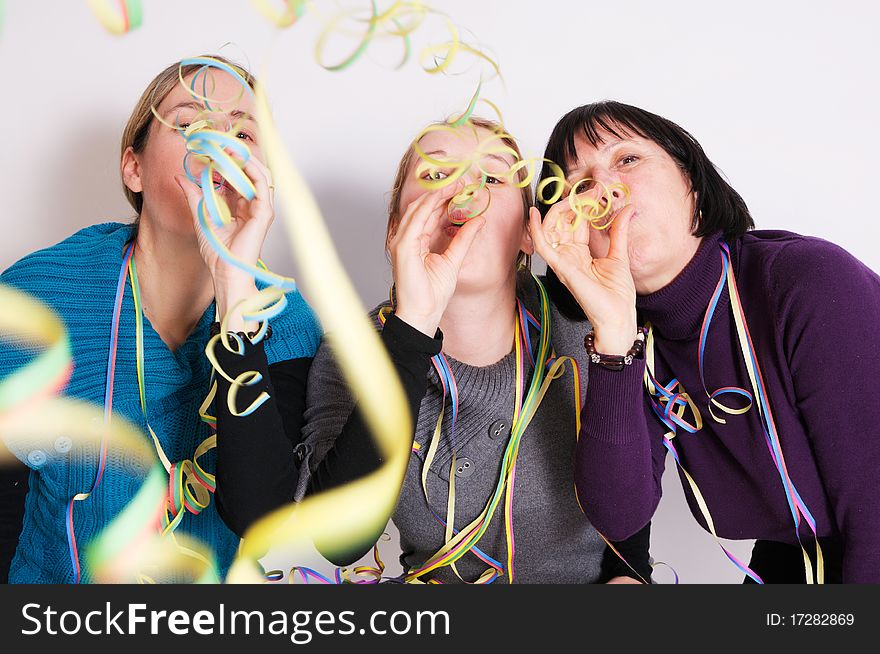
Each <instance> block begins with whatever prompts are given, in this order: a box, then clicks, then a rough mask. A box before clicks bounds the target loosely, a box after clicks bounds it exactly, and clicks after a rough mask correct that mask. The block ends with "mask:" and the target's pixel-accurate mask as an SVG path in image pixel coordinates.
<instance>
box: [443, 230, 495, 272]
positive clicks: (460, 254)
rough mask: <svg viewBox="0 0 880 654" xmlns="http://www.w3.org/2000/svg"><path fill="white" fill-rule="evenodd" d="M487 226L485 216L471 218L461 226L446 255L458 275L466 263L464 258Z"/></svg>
mask: <svg viewBox="0 0 880 654" xmlns="http://www.w3.org/2000/svg"><path fill="white" fill-rule="evenodd" d="M485 226H486V219H485V218H484V217H483V216H477V217H476V218H471V219H470V220H468V221H467V222H465V224H464V225H462V226H461V229H459V230H458V233H457V234H456V235H455V236H454V237H453V239H452V242H451V243H450V244H449V247H448V248H446V252H445V253H444V254H445V256H446V258H447V259H448V260H449V262H450V263H451V264H452V267H453V269H454V270H455V272H456V275H457V274H458V271H459V270H460V269H461V264H462V263H464V258H465V257H466V256H467V253H468V250H470V249H471V245H473V243H474V239H475V238H476V237H477V234H479V233H480V231H481V230H482V229H483V227H485Z"/></svg>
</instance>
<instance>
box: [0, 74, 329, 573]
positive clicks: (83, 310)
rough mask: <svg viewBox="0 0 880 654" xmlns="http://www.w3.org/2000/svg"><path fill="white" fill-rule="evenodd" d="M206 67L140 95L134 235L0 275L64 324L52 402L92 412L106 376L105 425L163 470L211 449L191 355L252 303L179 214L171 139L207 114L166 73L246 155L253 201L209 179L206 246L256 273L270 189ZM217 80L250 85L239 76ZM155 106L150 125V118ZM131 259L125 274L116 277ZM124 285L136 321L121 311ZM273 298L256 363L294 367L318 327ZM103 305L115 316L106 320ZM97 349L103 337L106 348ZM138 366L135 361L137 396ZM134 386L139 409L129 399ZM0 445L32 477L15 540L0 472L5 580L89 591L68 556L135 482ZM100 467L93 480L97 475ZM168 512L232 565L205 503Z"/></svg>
mask: <svg viewBox="0 0 880 654" xmlns="http://www.w3.org/2000/svg"><path fill="white" fill-rule="evenodd" d="M214 60H216V61H219V62H221V65H220V66H214V67H209V68H205V66H204V65H202V64H200V63H187V61H188V60H185V61H184V62H177V63H175V64H172V65H171V66H169V67H168V68H166V69H165V70H163V71H162V72H161V73H160V74H159V75H158V76H156V78H155V79H153V81H152V82H151V83H150V84H149V85H148V87H147V88H146V90H145V91H144V93H143V95H142V96H141V99H140V100H139V102H138V104H137V106H136V107H135V109H134V111H133V113H132V115H131V117H130V118H129V121H128V124H127V126H126V128H125V131H124V134H123V138H122V152H121V162H120V167H121V175H122V181H123V184H124V191H125V194H126V197H127V198H128V200H129V202H130V203H131V205H132V207H133V208H134V209H135V211H136V212H137V219H136V221H135V222H134V224H121V223H105V224H100V225H93V226H91V227H87V228H85V229H83V230H81V231H79V232H77V233H76V234H74V235H73V236H71V237H69V238H68V239H66V240H64V241H62V242H61V243H58V244H57V245H54V246H52V247H49V248H47V249H45V250H41V251H39V252H35V253H33V254H30V255H28V256H26V257H25V258H23V259H22V260H20V261H18V262H17V263H15V264H14V265H13V266H11V267H10V268H9V269H8V270H6V271H5V272H4V273H3V274H2V276H0V281H2V283H3V284H7V285H10V286H14V287H16V288H19V289H22V290H25V291H27V292H29V293H31V294H33V295H34V296H36V297H37V298H39V299H40V300H42V301H43V302H44V303H46V304H47V305H48V306H50V307H51V308H52V309H54V310H55V311H56V312H57V313H58V314H59V316H60V317H61V319H62V320H63V322H64V324H65V327H66V328H67V331H68V334H69V336H70V341H71V344H72V350H73V357H74V372H73V376H72V378H71V381H70V383H69V385H68V387H67V388H66V390H65V392H66V393H67V394H68V395H70V396H73V397H77V398H80V399H84V400H88V401H91V402H93V403H95V404H97V405H103V404H104V403H105V401H107V400H108V399H109V398H108V391H107V389H108V385H107V383H106V382H107V378H108V371H109V370H113V371H114V374H113V380H114V381H113V386H112V407H113V411H114V412H116V413H117V414H119V415H123V416H125V417H126V418H128V419H129V420H131V421H133V422H134V423H135V424H136V425H139V426H141V427H142V428H143V429H144V432H145V435H144V438H147V439H149V438H150V437H149V436H147V435H146V434H147V425H149V426H150V427H151V428H152V430H153V432H154V433H155V434H156V436H157V439H158V441H159V447H160V448H161V449H162V450H163V451H164V454H165V456H166V457H167V458H168V460H169V461H171V462H182V461H186V460H192V459H193V458H194V456H195V453H196V448H197V447H198V446H199V445H200V444H202V443H203V442H204V441H205V440H206V439H207V438H209V437H210V435H211V431H210V427H209V426H208V425H207V424H206V423H205V422H203V421H202V420H201V419H200V417H199V406H200V404H201V403H202V401H203V399H204V398H205V396H206V394H207V392H208V389H209V375H210V363H209V362H208V360H207V358H206V357H205V354H204V350H205V346H206V344H207V341H208V340H209V336H210V332H211V326H212V323H213V321H214V320H215V316H223V315H225V313H226V311H227V309H229V308H230V307H233V306H235V304H236V303H238V302H239V301H240V300H242V299H244V298H246V297H248V296H249V295H252V294H253V293H254V292H255V291H256V283H255V280H254V277H253V276H252V275H250V274H248V273H247V272H245V271H243V270H241V269H239V268H237V267H234V266H232V265H230V264H229V263H227V262H226V260H224V259H222V258H220V257H219V256H217V254H216V253H215V250H214V248H212V247H211V246H210V245H209V244H208V243H207V241H206V240H205V238H204V236H203V234H202V233H201V231H200V230H199V229H198V228H197V227H196V226H195V221H194V215H193V214H194V212H193V207H194V199H197V197H198V188H197V187H196V185H195V184H193V183H192V182H191V181H189V180H188V179H187V177H186V176H185V175H184V171H183V166H182V162H183V160H184V157H185V156H186V146H185V143H184V139H183V138H182V137H181V134H180V130H179V129H175V128H174V127H173V126H174V125H176V126H177V127H179V128H181V129H182V128H185V127H186V126H187V123H188V122H189V121H190V120H191V119H193V118H194V117H195V116H197V115H202V116H203V115H204V112H205V109H206V107H205V106H204V104H203V103H201V102H199V101H198V100H197V99H196V98H195V97H194V95H193V94H192V93H190V92H189V91H188V89H187V88H185V87H184V86H183V85H181V84H180V80H179V78H178V71H179V70H180V71H181V72H182V74H183V77H184V80H185V81H187V82H190V81H191V80H192V79H193V78H194V77H197V76H199V75H202V76H203V77H202V79H203V80H207V87H206V88H208V89H210V95H211V96H212V97H215V98H220V99H224V100H228V101H225V102H224V103H222V104H219V105H218V104H217V103H213V104H212V105H211V111H212V112H213V113H212V119H214V120H217V121H220V122H223V121H228V122H227V123H226V124H227V126H228V125H232V124H236V125H238V126H239V127H240V129H239V131H238V133H237V134H235V136H236V137H237V138H239V139H241V140H242V141H244V142H245V143H246V145H247V146H248V148H249V149H250V152H251V155H252V156H251V158H250V159H249V161H248V162H247V163H246V164H245V165H244V167H243V170H244V173H245V174H246V175H247V177H248V178H249V179H250V180H251V181H252V183H253V185H254V187H255V189H256V194H255V196H254V198H253V199H252V200H250V201H247V200H245V199H244V198H243V197H242V196H240V195H239V194H238V193H237V192H236V191H235V190H234V189H232V188H231V187H230V186H229V184H228V183H226V182H224V180H223V179H222V178H219V179H218V178H217V177H215V179H214V180H213V181H214V184H215V189H216V191H217V193H218V194H219V195H221V196H223V198H224V200H225V201H226V202H227V204H228V205H229V207H230V208H231V210H232V214H233V216H234V217H235V220H233V221H232V223H231V224H230V225H229V226H227V227H225V228H223V229H222V230H219V231H218V236H219V238H220V240H221V241H222V242H223V243H224V245H225V246H226V247H227V248H228V249H229V251H230V252H231V253H232V255H233V256H234V257H235V258H236V259H238V260H240V261H244V262H246V263H248V264H250V265H254V264H256V261H257V258H258V257H259V254H260V249H261V247H262V245H263V242H264V240H265V237H266V233H267V230H268V228H269V226H270V224H271V222H272V219H273V217H274V210H273V207H272V202H273V200H272V186H271V185H272V181H271V176H270V173H269V171H268V169H267V168H266V167H265V166H264V165H263V164H262V163H261V162H260V160H261V158H262V155H261V152H260V147H259V143H258V140H257V130H256V125H255V124H254V123H253V119H252V118H250V116H251V115H252V114H253V113H254V111H253V107H252V104H253V102H252V98H251V94H250V93H249V92H243V89H242V84H241V81H240V80H238V79H236V77H235V76H234V75H233V74H230V73H228V72H225V70H224V69H223V65H225V66H230V63H229V62H227V61H226V60H223V59H221V58H218V57H214ZM190 61H191V60H190ZM181 64H183V65H181ZM229 70H234V71H236V72H237V73H238V74H240V76H241V78H242V80H244V81H246V82H247V84H248V85H249V86H251V87H252V86H253V83H254V81H253V78H252V77H251V76H250V74H249V73H247V71H244V70H242V69H241V68H234V69H232V68H230V69H229ZM199 87H200V88H201V82H199ZM245 91H249V89H245ZM229 99H231V100H229ZM154 107H155V108H156V109H157V112H158V114H159V116H160V117H161V118H162V120H158V119H157V118H156V117H155V116H154V114H153V111H152V108H154ZM163 121H164V122H166V123H168V124H167V125H166V124H163ZM169 125H171V126H169ZM195 166H196V164H193V167H192V169H191V171H190V172H194V169H195ZM129 257H130V258H131V259H132V262H133V267H129V266H128V265H127V259H128V258H129ZM132 271H134V272H133V274H132ZM135 280H136V281H135ZM135 284H137V286H138V287H139V295H140V308H141V310H140V311H137V310H136V305H135V303H134V301H133V295H132V290H133V287H134V285H135ZM286 297H287V307H286V309H285V310H284V311H283V313H281V314H279V315H278V316H276V317H275V318H273V319H272V321H271V327H272V330H273V333H272V335H271V336H270V337H269V338H268V339H266V340H265V341H264V342H263V343H264V345H263V344H262V343H261V347H262V348H264V351H265V356H266V359H267V362H268V363H269V364H270V365H271V364H274V363H275V362H277V361H288V360H294V361H304V362H308V361H310V360H311V357H312V355H313V354H314V352H315V350H316V348H317V345H318V342H319V340H320V327H319V325H318V322H317V320H316V318H315V316H314V315H313V313H312V312H311V310H310V309H309V307H308V305H307V304H306V303H305V301H304V300H303V298H302V297H301V296H300V295H299V294H298V293H297V292H295V291H293V292H290V293H288V294H287V296H286ZM116 306H118V307H119V308H118V310H117V311H114V307H116ZM138 320H140V321H142V324H143V331H144V343H143V351H142V353H141V354H140V355H139V354H138V352H137V347H136V339H135V329H136V324H137V321H138ZM229 328H230V330H233V331H245V332H247V331H249V330H250V329H251V326H250V325H249V324H246V323H245V322H244V321H243V320H242V319H241V318H237V319H233V320H232V321H231V323H230V326H229ZM111 338H115V339H116V347H115V348H112V349H111V346H110V345H111ZM112 351H115V360H113V359H114V357H113V356H112V355H111V352H112ZM139 356H142V358H143V363H144V372H143V377H142V380H141V381H140V382H139V378H138V373H137V365H136V362H137V359H138V357H139ZM24 363H25V358H24V355H21V354H19V353H17V352H15V351H13V350H11V349H9V348H4V347H2V344H0V379H2V378H3V377H6V376H7V375H8V374H10V372H12V371H13V370H15V369H17V368H18V367H20V366H21V365H23V364H24ZM306 365H307V363H306ZM141 385H142V387H143V389H144V391H145V394H146V411H143V410H142V409H141V405H140V400H139V387H140V386H141ZM217 404H218V405H219V404H225V403H221V402H218V403H217ZM11 447H12V449H13V453H14V454H15V455H16V456H17V457H18V458H19V459H20V460H21V461H22V462H23V463H24V464H25V465H27V467H28V468H29V469H30V472H29V478H28V481H29V484H28V486H29V488H28V490H27V496H26V498H25V500H24V518H23V523H22V524H21V531H20V535H19V534H18V533H16V532H17V531H18V530H17V527H18V525H17V524H16V523H15V522H14V519H15V516H16V512H17V511H20V509H19V508H18V506H20V502H21V498H20V495H21V494H22V492H21V491H19V489H23V488H24V486H25V484H23V483H21V482H20V480H19V483H18V484H17V485H15V481H16V479H15V478H16V476H17V475H18V476H20V474H18V473H16V472H14V471H10V470H9V469H8V468H7V469H5V470H4V471H3V475H4V478H3V479H2V483H3V484H4V485H3V486H2V488H0V502H2V504H3V507H2V509H0V516H3V517H4V519H5V520H10V519H11V520H12V524H10V523H9V522H7V523H6V524H5V525H4V532H3V534H2V535H3V537H4V539H5V542H4V543H3V544H2V545H3V547H2V548H0V549H2V550H3V551H6V552H10V553H11V551H12V550H13V547H14V546H15V537H16V536H18V539H17V540H18V543H17V547H15V548H14V551H15V555H14V558H13V559H12V562H11V569H10V571H9V579H10V581H12V582H24V583H41V582H43V583H71V582H73V583H78V582H80V581H89V580H90V575H89V571H88V569H87V568H86V567H85V566H83V565H82V561H81V558H82V545H83V544H85V543H87V542H88V541H89V540H90V539H91V538H92V537H94V535H95V534H96V533H98V532H99V531H100V530H101V528H102V527H104V526H105V525H106V524H108V522H109V521H111V520H112V519H113V517H114V516H116V515H117V514H118V513H119V511H120V510H121V509H122V508H123V507H124V506H125V505H126V504H127V503H128V502H129V501H130V500H131V499H132V498H133V497H134V495H135V493H136V492H137V491H138V489H139V486H140V483H141V480H142V478H141V477H138V476H137V475H135V474H133V473H132V472H131V466H129V465H127V462H126V461H125V460H124V456H121V457H120V456H118V455H117V456H116V457H115V458H114V457H110V458H108V459H107V460H106V461H101V460H100V458H99V456H98V454H97V453H90V452H88V451H86V450H84V449H82V448H78V447H77V446H76V445H74V446H73V449H72V450H70V451H68V452H64V451H52V452H48V451H44V450H40V449H29V448H27V447H16V446H11ZM60 449H61V450H64V449H65V448H60ZM157 449H158V448H157ZM215 458H217V453H216V452H214V451H209V452H208V453H207V454H205V455H204V456H202V457H201V458H200V459H199V464H200V465H202V466H203V467H204V468H205V469H206V470H209V471H210V472H213V471H214V470H215V463H216V462H215ZM99 467H103V474H102V475H100V476H99V475H98V470H99ZM99 477H100V483H99V484H98V485H97V486H95V482H96V479H98V478H99ZM90 491H91V495H90V496H89V498H88V499H87V500H85V501H77V502H73V501H72V498H73V497H74V496H75V495H77V494H79V493H87V492H90ZM17 503H19V504H18V505H17ZM179 512H183V513H184V515H183V516H182V518H181V520H180V523H179V524H178V526H177V529H178V530H180V531H179V532H178V533H180V532H182V533H186V534H188V535H190V536H193V537H195V538H196V539H198V540H200V541H202V542H203V543H205V544H207V545H208V546H209V547H210V548H211V549H212V550H213V551H214V553H215V555H216V557H217V563H218V567H219V569H220V572H221V574H222V573H223V571H225V569H226V568H228V566H229V564H230V562H231V560H232V557H233V555H234V553H235V550H236V547H237V545H238V537H237V536H235V534H233V533H232V532H231V531H230V530H229V529H228V528H227V527H226V526H225V525H224V524H223V522H222V521H221V520H220V518H219V515H218V512H217V507H216V501H215V500H214V498H213V497H211V501H210V503H209V504H208V506H207V507H206V508H204V509H203V510H202V511H201V512H199V513H198V514H196V513H193V512H190V511H188V510H186V509H184V508H183V507H181V508H180V511H179ZM8 565H9V562H8V560H7V561H5V562H4V561H0V566H2V567H3V568H5V567H6V566H8ZM3 573H4V574H5V570H3Z"/></svg>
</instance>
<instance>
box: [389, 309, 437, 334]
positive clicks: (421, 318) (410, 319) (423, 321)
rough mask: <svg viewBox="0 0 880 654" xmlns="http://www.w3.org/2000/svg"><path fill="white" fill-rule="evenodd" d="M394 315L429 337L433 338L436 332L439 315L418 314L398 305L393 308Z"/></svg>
mask: <svg viewBox="0 0 880 654" xmlns="http://www.w3.org/2000/svg"><path fill="white" fill-rule="evenodd" d="M394 315H395V316H397V318H398V319H399V320H402V321H403V322H405V323H406V324H407V325H409V326H410V327H412V328H413V329H418V330H419V331H420V332H422V333H423V334H425V335H426V336H429V337H431V338H434V334H436V333H437V328H438V327H439V326H440V316H431V315H419V314H417V313H411V312H408V311H407V310H406V308H403V309H401V308H400V307H399V306H398V307H397V308H395V310H394Z"/></svg>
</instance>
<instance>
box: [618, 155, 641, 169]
mask: <svg viewBox="0 0 880 654" xmlns="http://www.w3.org/2000/svg"><path fill="white" fill-rule="evenodd" d="M638 160H639V158H638V157H637V156H636V155H634V154H627V155H624V156H623V157H621V158H620V163H621V164H622V165H624V166H628V165H629V164H631V163H635V162H636V161H638Z"/></svg>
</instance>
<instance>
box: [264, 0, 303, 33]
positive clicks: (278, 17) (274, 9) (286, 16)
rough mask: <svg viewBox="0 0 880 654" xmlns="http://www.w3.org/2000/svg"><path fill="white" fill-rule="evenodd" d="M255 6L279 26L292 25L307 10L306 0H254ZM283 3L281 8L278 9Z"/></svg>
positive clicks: (282, 27)
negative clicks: (274, 0) (275, 0)
mask: <svg viewBox="0 0 880 654" xmlns="http://www.w3.org/2000/svg"><path fill="white" fill-rule="evenodd" d="M253 3H254V6H255V7H256V8H257V11H259V12H260V13H261V14H263V16H265V17H266V18H267V19H268V20H269V21H270V22H272V23H273V24H274V25H275V26H276V27H277V28H279V29H284V28H286V27H290V26H291V25H293V24H294V23H295V22H296V21H298V20H299V19H300V18H302V17H303V15H304V14H305V12H306V0H280V1H279V2H273V1H272V0H253ZM278 5H281V7H282V8H281V9H278Z"/></svg>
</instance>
